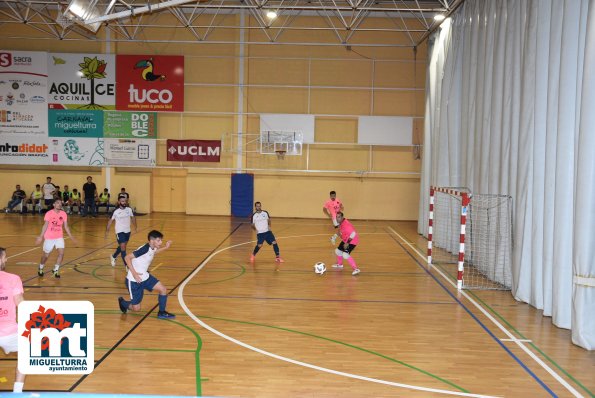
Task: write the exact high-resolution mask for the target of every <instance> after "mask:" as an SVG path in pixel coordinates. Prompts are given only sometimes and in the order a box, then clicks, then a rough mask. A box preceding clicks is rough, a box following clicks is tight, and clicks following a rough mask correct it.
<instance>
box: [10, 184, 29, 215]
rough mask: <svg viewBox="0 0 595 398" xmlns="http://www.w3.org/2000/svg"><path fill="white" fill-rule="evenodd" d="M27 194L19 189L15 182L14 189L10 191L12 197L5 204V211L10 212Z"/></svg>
mask: <svg viewBox="0 0 595 398" xmlns="http://www.w3.org/2000/svg"><path fill="white" fill-rule="evenodd" d="M26 197H27V194H26V193H25V191H23V190H22V189H21V186H20V185H18V184H17V186H16V190H15V191H14V192H13V193H12V198H11V199H10V200H9V201H8V205H7V206H6V212H7V213H9V212H12V209H14V208H15V207H16V206H18V205H19V204H20V203H21V202H22V201H23V200H24V199H25V198H26Z"/></svg>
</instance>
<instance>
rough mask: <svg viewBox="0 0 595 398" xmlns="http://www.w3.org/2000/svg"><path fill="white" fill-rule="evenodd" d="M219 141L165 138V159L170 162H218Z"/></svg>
mask: <svg viewBox="0 0 595 398" xmlns="http://www.w3.org/2000/svg"><path fill="white" fill-rule="evenodd" d="M220 156H221V141H217V140H208V141H207V140H167V160H168V161H170V162H175V161H177V162H219V161H220Z"/></svg>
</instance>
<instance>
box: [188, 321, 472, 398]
mask: <svg viewBox="0 0 595 398" xmlns="http://www.w3.org/2000/svg"><path fill="white" fill-rule="evenodd" d="M196 316H197V317H199V318H204V319H214V320H219V321H226V322H232V323H239V324H244V325H252V326H260V327H265V328H270V329H276V330H282V331H284V332H290V333H295V334H301V335H303V336H308V337H313V338H315V339H320V340H325V341H329V342H331V343H335V344H339V345H343V346H345V347H349V348H353V349H355V350H358V351H363V352H365V353H368V354H371V355H375V356H378V357H381V358H384V359H387V360H389V361H391V362H395V363H398V364H400V365H403V366H405V367H407V368H409V369H412V370H415V371H417V372H420V373H422V374H424V375H426V376H429V377H432V378H434V379H436V380H438V381H441V382H443V383H445V384H448V385H449V386H451V387H454V388H456V389H457V390H459V391H462V392H465V393H469V391H468V390H465V389H464V388H462V387H460V386H458V385H456V384H454V383H453V382H450V381H448V380H446V379H443V378H441V377H439V376H436V375H434V374H432V373H430V372H427V371H425V370H423V369H420V368H417V367H415V366H413V365H409V364H408V363H405V362H403V361H399V360H398V359H394V358H391V357H389V356H386V355H384V354H380V353H378V352H376V351H372V350H368V349H366V348H362V347H358V346H356V345H353V344H349V343H345V342H342V341H339V340H334V339H329V338H328V337H323V336H318V335H315V334H312V333H307V332H300V331H299V330H293V329H287V328H283V327H280V326H273V325H265V324H262V323H255V322H249V321H238V320H234V319H225V318H217V317H211V316H203V315H196Z"/></svg>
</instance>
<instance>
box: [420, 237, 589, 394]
mask: <svg viewBox="0 0 595 398" xmlns="http://www.w3.org/2000/svg"><path fill="white" fill-rule="evenodd" d="M415 247H417V246H415ZM418 249H419V248H418ZM420 250H421V249H420ZM432 266H433V267H437V268H440V270H442V271H443V272H444V274H446V275H447V276H448V277H449V278H450V279H451V280H452V281H456V278H455V277H454V276H453V275H451V274H450V273H449V271H448V270H447V269H446V268H444V267H443V266H442V264H432ZM465 291H466V292H467V293H469V295H470V296H473V298H474V299H476V300H477V301H478V302H479V303H480V304H481V305H482V306H483V307H484V308H486V309H487V310H488V311H490V312H491V313H492V314H494V315H495V316H496V317H497V318H498V319H500V320H501V321H502V322H503V323H504V324H505V325H506V326H508V327H509V328H510V329H511V330H512V331H513V332H514V333H515V334H516V335H517V336H518V337H520V338H521V339H522V340H531V339H529V338H527V337H525V336H524V335H523V334H522V333H521V332H520V331H518V330H517V329H516V328H515V327H514V326H513V325H512V324H511V323H510V322H508V321H507V320H506V319H505V318H504V317H503V316H502V315H500V314H499V313H498V311H496V310H495V309H493V308H492V307H491V306H490V305H489V304H488V303H486V302H485V301H483V300H482V299H481V298H480V297H479V296H477V294H475V293H474V292H473V290H465ZM527 344H528V345H529V346H530V347H531V348H533V349H534V350H535V351H537V352H538V353H539V354H541V356H542V357H543V358H545V359H546V360H547V361H548V362H549V363H550V364H552V365H553V366H554V367H555V368H556V369H558V370H559V371H560V372H562V373H563V374H564V375H565V376H566V377H568V378H569V379H570V380H572V381H573V382H575V383H576V385H577V386H579V387H580V388H581V389H582V390H583V391H585V392H586V393H587V394H589V396H590V397H591V398H595V394H593V392H591V391H590V390H589V389H588V388H587V387H585V386H584V385H583V384H582V383H581V382H580V381H578V380H577V379H576V378H574V377H573V376H572V375H571V374H570V373H568V372H567V371H566V370H565V369H564V368H562V367H561V366H560V365H558V363H557V362H556V361H554V360H553V359H552V358H550V357H549V356H548V355H547V354H546V353H545V352H543V351H542V350H541V349H540V348H539V347H538V346H537V345H535V343H533V341H529V342H527Z"/></svg>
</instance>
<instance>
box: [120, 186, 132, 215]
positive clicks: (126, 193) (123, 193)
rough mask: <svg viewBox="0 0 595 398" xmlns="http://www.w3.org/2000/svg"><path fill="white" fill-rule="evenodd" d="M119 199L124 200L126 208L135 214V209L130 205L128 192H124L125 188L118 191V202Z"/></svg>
mask: <svg viewBox="0 0 595 398" xmlns="http://www.w3.org/2000/svg"><path fill="white" fill-rule="evenodd" d="M120 198H124V199H126V206H128V207H130V208H131V209H132V211H133V212H135V213H136V207H132V205H131V204H130V195H129V194H128V192H126V188H124V187H122V188H121V189H120V193H119V194H118V201H120Z"/></svg>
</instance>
